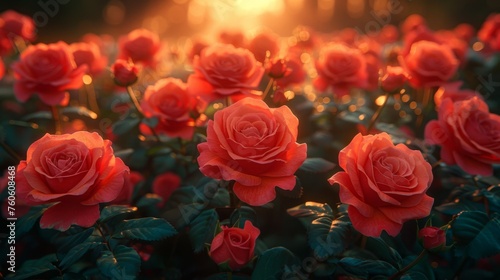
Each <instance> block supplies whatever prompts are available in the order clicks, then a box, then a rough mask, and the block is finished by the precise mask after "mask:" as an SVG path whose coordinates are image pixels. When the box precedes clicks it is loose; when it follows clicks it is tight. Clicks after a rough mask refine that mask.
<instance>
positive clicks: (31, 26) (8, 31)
mask: <svg viewBox="0 0 500 280" xmlns="http://www.w3.org/2000/svg"><path fill="white" fill-rule="evenodd" d="M0 33H2V34H3V35H4V36H6V37H7V38H9V39H11V40H15V39H16V38H15V37H16V36H17V37H19V38H22V39H24V40H27V41H30V42H32V41H34V40H35V36H36V34H35V22H34V21H33V19H32V18H30V17H27V16H25V15H23V14H20V13H18V12H15V11H13V10H8V11H5V12H3V13H2V14H0Z"/></svg>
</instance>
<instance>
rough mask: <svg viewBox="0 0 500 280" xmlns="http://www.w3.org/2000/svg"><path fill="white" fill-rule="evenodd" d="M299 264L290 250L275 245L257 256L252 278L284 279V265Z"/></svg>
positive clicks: (258, 279)
mask: <svg viewBox="0 0 500 280" xmlns="http://www.w3.org/2000/svg"><path fill="white" fill-rule="evenodd" d="M299 265H300V260H299V258H298V257H297V256H295V255H294V254H293V253H292V252H291V251H290V250H288V249H286V248H283V247H275V248H271V249H269V250H267V251H265V252H264V253H263V254H262V255H261V256H259V257H258V259H257V263H256V264H255V268H254V270H253V273H252V280H274V279H284V278H283V273H284V272H285V267H295V266H299Z"/></svg>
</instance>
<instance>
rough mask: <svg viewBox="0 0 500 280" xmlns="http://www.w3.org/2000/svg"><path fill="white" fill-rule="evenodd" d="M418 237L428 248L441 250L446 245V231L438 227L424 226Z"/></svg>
mask: <svg viewBox="0 0 500 280" xmlns="http://www.w3.org/2000/svg"><path fill="white" fill-rule="evenodd" d="M418 238H419V239H420V240H421V241H422V245H423V246H424V248H425V249H427V250H439V249H440V248H443V247H444V246H445V245H446V232H445V231H444V230H442V229H440V228H438V227H424V228H423V229H421V230H419V232H418Z"/></svg>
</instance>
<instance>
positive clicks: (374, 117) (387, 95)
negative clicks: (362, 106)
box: [366, 92, 391, 133]
mask: <svg viewBox="0 0 500 280" xmlns="http://www.w3.org/2000/svg"><path fill="white" fill-rule="evenodd" d="M390 97H391V94H390V93H389V92H388V93H386V94H385V100H384V103H383V104H382V105H381V106H380V107H378V109H377V111H375V114H373V116H372V118H371V120H370V124H368V128H367V129H366V133H370V130H371V129H372V128H373V126H374V125H375V123H376V122H377V120H378V118H379V117H380V114H381V113H382V110H384V107H385V105H387V102H388V101H389V98H390Z"/></svg>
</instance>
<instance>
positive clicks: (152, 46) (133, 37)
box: [118, 29, 161, 67]
mask: <svg viewBox="0 0 500 280" xmlns="http://www.w3.org/2000/svg"><path fill="white" fill-rule="evenodd" d="M118 48H119V52H118V58H121V59H125V60H128V59H132V61H133V62H134V63H142V64H144V65H145V66H151V67H154V66H155V65H156V63H157V60H158V57H157V56H158V54H159V51H160V48H161V44H160V38H159V37H158V35H157V34H155V33H153V32H151V31H149V30H147V29H136V30H133V31H131V32H130V33H128V34H127V35H125V36H122V37H121V38H120V39H119V42H118Z"/></svg>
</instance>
